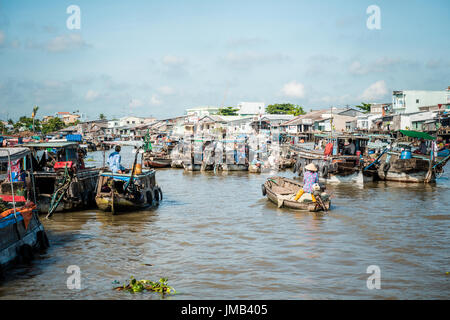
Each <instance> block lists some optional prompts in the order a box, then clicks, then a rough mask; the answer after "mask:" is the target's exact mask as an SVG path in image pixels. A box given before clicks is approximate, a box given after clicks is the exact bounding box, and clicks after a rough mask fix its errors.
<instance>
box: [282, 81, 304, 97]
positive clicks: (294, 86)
mask: <svg viewBox="0 0 450 320" xmlns="http://www.w3.org/2000/svg"><path fill="white" fill-rule="evenodd" d="M281 92H282V93H283V95H285V96H286V97H291V98H303V97H304V96H305V86H304V85H303V84H302V83H298V82H296V81H291V82H289V83H286V84H285V85H284V86H283V88H282V89H281Z"/></svg>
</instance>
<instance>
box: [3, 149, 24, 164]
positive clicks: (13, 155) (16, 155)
mask: <svg viewBox="0 0 450 320" xmlns="http://www.w3.org/2000/svg"><path fill="white" fill-rule="evenodd" d="M8 152H9V156H10V159H11V160H18V159H22V158H23V157H25V156H26V155H27V154H29V153H30V149H28V148H0V162H8Z"/></svg>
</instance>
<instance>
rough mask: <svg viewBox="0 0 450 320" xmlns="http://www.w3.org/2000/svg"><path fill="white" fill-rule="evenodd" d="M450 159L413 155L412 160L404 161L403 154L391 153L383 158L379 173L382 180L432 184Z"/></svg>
mask: <svg viewBox="0 0 450 320" xmlns="http://www.w3.org/2000/svg"><path fill="white" fill-rule="evenodd" d="M449 160H450V157H446V158H437V159H436V161H435V162H433V161H431V160H430V157H429V156H426V155H416V154H412V156H411V158H410V159H402V158H401V152H396V151H389V152H386V153H385V154H384V155H383V156H381V158H380V160H379V165H378V166H377V173H378V176H379V178H380V179H381V180H386V181H397V182H413V183H424V182H425V183H431V182H435V181H436V176H437V175H438V174H441V173H442V172H443V167H444V166H445V164H446V163H447V162H448V161H449ZM435 163H436V164H435Z"/></svg>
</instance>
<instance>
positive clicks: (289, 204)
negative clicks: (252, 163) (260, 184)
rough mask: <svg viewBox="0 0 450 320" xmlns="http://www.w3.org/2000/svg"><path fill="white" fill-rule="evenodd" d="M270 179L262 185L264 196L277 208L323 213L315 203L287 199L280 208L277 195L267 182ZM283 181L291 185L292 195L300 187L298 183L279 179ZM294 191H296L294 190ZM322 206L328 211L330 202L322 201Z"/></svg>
mask: <svg viewBox="0 0 450 320" xmlns="http://www.w3.org/2000/svg"><path fill="white" fill-rule="evenodd" d="M270 179H273V178H269V179H268V180H267V181H266V182H265V183H264V190H265V192H266V196H267V198H268V199H269V200H270V201H271V202H273V203H274V204H276V205H277V206H279V207H284V208H289V209H295V210H303V211H309V212H323V211H324V210H323V208H322V207H320V206H319V205H318V204H317V203H313V202H298V201H293V200H289V199H284V200H283V201H282V205H281V206H280V198H279V194H278V193H276V192H274V191H273V186H272V185H271V182H269V180H270ZM281 179H283V180H284V181H287V182H288V183H289V184H291V185H292V186H291V188H292V193H296V191H298V190H299V189H300V188H301V187H302V185H301V184H299V183H298V182H296V181H294V180H291V179H287V178H281ZM294 189H296V190H294ZM323 204H324V205H325V208H326V210H329V209H330V206H331V201H330V200H327V201H323Z"/></svg>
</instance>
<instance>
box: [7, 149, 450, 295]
mask: <svg viewBox="0 0 450 320" xmlns="http://www.w3.org/2000/svg"><path fill="white" fill-rule="evenodd" d="M129 151H130V150H129V149H127V148H124V149H123V151H122V154H123V157H124V159H123V161H122V162H123V163H124V164H128V165H130V164H131V163H132V160H133V155H132V154H131V153H130V152H129ZM88 158H93V159H95V160H96V161H87V162H86V163H87V164H88V165H90V164H99V163H100V162H101V159H102V152H94V153H90V154H89V155H88ZM446 169H447V170H448V171H449V170H450V168H449V166H448V165H447V168H446ZM278 174H280V175H284V176H287V177H292V176H293V173H292V172H290V171H285V172H280V173H278ZM268 176H269V174H250V173H247V172H241V173H230V174H227V175H225V174H217V175H215V174H213V173H185V172H183V170H181V169H162V170H158V171H157V173H156V178H157V182H158V184H159V185H160V186H161V188H162V190H163V193H164V199H163V201H162V203H161V204H160V206H159V207H157V208H155V209H151V210H147V211H141V212H134V213H128V214H122V215H117V216H112V215H110V214H107V213H104V212H101V211H97V210H86V211H82V212H68V213H58V214H55V215H54V216H53V218H52V219H51V220H46V219H45V217H44V216H42V217H41V221H42V222H43V224H44V226H45V229H46V231H47V233H48V237H49V240H50V244H51V247H50V248H49V249H48V250H47V251H46V252H45V253H43V254H41V255H39V256H38V257H37V259H36V260H34V262H33V264H32V265H31V266H19V267H17V268H15V269H13V270H11V271H10V272H9V274H8V277H7V279H5V280H4V281H3V282H1V283H0V299H161V297H160V296H159V295H158V294H154V293H137V294H130V293H128V292H117V291H114V290H113V287H114V286H117V285H116V284H114V283H113V282H114V281H115V280H117V281H119V282H121V283H123V282H124V281H125V280H127V279H129V278H130V276H134V277H136V278H140V279H149V280H158V279H159V278H160V277H166V278H168V279H169V285H171V286H172V287H174V288H175V289H176V290H177V294H176V295H173V296H166V299H448V297H449V294H450V275H449V274H448V273H449V272H450V266H449V261H450V249H449V244H450V243H449V239H450V231H449V230H450V229H449V227H450V213H449V207H450V175H449V173H448V172H447V173H446V174H445V175H444V176H443V177H442V178H440V179H438V181H437V183H436V184H432V185H423V184H402V183H394V182H376V183H370V184H367V185H364V186H363V187H361V186H358V185H354V184H341V185H329V186H328V191H329V192H330V193H331V194H332V196H333V198H332V210H331V211H330V212H329V213H328V214H327V215H325V216H315V215H314V214H310V213H304V212H295V211H289V210H285V209H278V208H277V206H276V205H274V204H272V203H271V202H269V201H268V200H267V199H266V198H265V197H263V196H262V194H261V184H262V183H263V182H264V181H265V179H266V178H267V177H268ZM71 265H76V266H78V267H79V268H80V271H81V289H79V290H78V289H72V290H70V289H68V287H67V284H66V282H67V279H68V277H69V276H70V274H69V273H67V272H66V271H67V268H68V267H69V266H71ZM369 266H378V267H379V270H380V284H381V288H380V289H378V290H377V289H373V290H369V289H368V286H367V279H368V278H369V276H371V273H370V274H369V273H367V268H368V267H369Z"/></svg>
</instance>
